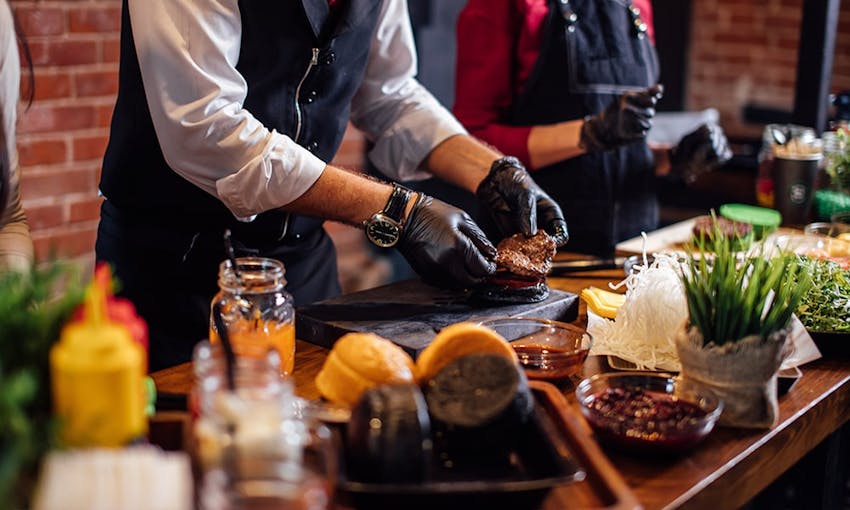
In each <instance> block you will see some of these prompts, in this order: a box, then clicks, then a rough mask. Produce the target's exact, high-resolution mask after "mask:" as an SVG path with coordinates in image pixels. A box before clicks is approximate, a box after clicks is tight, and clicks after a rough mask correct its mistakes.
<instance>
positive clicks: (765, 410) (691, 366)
mask: <svg viewBox="0 0 850 510" xmlns="http://www.w3.org/2000/svg"><path fill="white" fill-rule="evenodd" d="M787 336H788V332H787V331H786V330H781V331H777V332H775V333H773V334H772V335H771V336H770V337H769V338H768V339H767V340H766V341H764V340H762V339H761V338H760V337H759V336H757V335H752V336H748V337H744V338H742V339H740V340H737V341H735V342H728V343H726V344H724V345H720V346H718V345H715V344H714V343H711V344H709V345H708V346H703V336H702V335H701V334H700V332H699V331H698V330H697V328H695V327H692V326H690V325H689V324H688V323H687V322H686V323H685V324H684V325H683V327H682V328H681V329H680V330H679V332H678V333H677V334H676V350H677V351H678V354H679V360H680V361H681V363H682V372H681V377H682V378H683V379H685V380H689V381H691V382H693V383H696V384H700V385H704V386H706V387H708V388H710V389H711V390H712V391H714V393H715V394H717V396H718V397H719V398H720V399H722V400H723V403H724V408H723V414H721V415H720V420H719V422H718V423H719V424H720V425H725V426H729V427H743V428H758V429H763V428H771V427H773V426H774V425H776V420H777V418H778V414H779V403H778V401H777V393H776V380H777V379H776V373H777V371H778V370H779V365H780V364H781V363H782V354H783V351H784V348H785V339H786V338H787Z"/></svg>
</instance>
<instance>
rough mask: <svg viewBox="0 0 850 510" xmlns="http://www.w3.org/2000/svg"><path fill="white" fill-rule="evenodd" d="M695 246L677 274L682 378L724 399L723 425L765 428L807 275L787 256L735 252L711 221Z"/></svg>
mask: <svg viewBox="0 0 850 510" xmlns="http://www.w3.org/2000/svg"><path fill="white" fill-rule="evenodd" d="M697 246H698V248H699V249H698V251H694V252H691V253H689V254H688V256H687V257H686V258H685V263H684V267H683V270H682V274H681V279H682V284H683V287H684V293H685V297H686V300H687V304H688V313H689V316H688V319H687V320H686V321H685V323H684V324H683V327H682V329H681V331H680V332H679V334H677V335H676V350H677V353H678V355H679V359H680V361H681V364H682V372H681V376H682V378H683V379H686V380H691V381H692V382H695V383H697V384H701V385H704V386H708V387H709V388H710V389H712V390H713V391H714V392H715V393H716V394H717V395H718V396H719V397H720V398H721V399H723V401H724V411H723V414H722V415H721V417H720V422H719V423H720V424H721V425H727V426H734V427H747V428H770V427H772V426H773V425H775V423H776V419H777V413H778V402H777V392H776V383H777V377H776V373H777V371H778V370H779V366H780V364H781V362H782V357H783V352H784V349H785V344H786V339H787V336H788V327H789V323H790V321H791V317H792V314H793V312H794V310H796V309H797V306H798V305H799V303H800V301H801V299H802V298H803V296H804V295H805V293H806V291H807V290H808V288H809V286H810V285H811V278H810V276H809V275H808V273H807V272H806V271H805V268H804V267H802V266H800V265H799V261H798V259H797V257H795V256H793V255H791V254H779V255H777V256H774V257H771V258H768V257H765V256H763V255H764V254H762V253H756V254H755V255H751V256H743V255H742V254H741V253H739V252H735V251H733V248H732V244H731V243H730V242H729V240H727V239H726V238H725V236H724V235H723V233H722V232H721V231H720V229H719V228H717V226H716V223H715V228H714V229H713V235H710V236H708V237H706V238H703V239H700V240H698V242H697Z"/></svg>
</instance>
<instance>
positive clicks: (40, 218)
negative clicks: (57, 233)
mask: <svg viewBox="0 0 850 510" xmlns="http://www.w3.org/2000/svg"><path fill="white" fill-rule="evenodd" d="M26 213H27V223H29V226H30V229H32V230H41V229H46V228H53V227H58V226H60V225H62V224H64V223H65V222H66V221H67V220H66V218H65V206H64V205H61V204H52V205H37V206H31V205H27V207H26Z"/></svg>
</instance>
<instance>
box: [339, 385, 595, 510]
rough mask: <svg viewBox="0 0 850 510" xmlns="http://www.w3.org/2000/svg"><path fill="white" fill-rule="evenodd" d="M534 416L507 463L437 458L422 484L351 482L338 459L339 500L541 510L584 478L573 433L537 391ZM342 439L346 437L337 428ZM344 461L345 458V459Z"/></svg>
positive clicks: (365, 505) (372, 507)
mask: <svg viewBox="0 0 850 510" xmlns="http://www.w3.org/2000/svg"><path fill="white" fill-rule="evenodd" d="M535 397H536V407H535V412H534V413H533V415H532V416H533V418H532V420H530V422H529V423H528V424H527V425H526V426H525V428H524V430H523V431H522V432H521V433H520V434H517V438H518V441H516V443H515V446H514V448H512V450H511V451H510V452H509V454H508V455H507V456H506V458H507V459H509V462H507V461H506V462H492V459H489V460H484V459H476V458H474V457H466V458H464V459H457V460H458V462H456V463H455V464H454V465H453V467H452V468H447V467H446V466H445V465H444V464H442V463H441V462H439V459H438V455H435V459H437V460H436V461H435V462H434V463H433V465H432V469H431V473H430V476H429V478H428V479H427V480H425V481H424V482H421V483H401V484H395V483H370V482H362V481H358V480H352V479H350V478H349V477H348V473H347V472H346V469H345V465H344V459H341V460H340V470H339V471H340V472H339V478H338V498H339V500H340V502H342V503H343V504H350V505H353V506H354V507H355V508H358V509H364V510H366V509H368V510H377V509H384V508H386V509H394V510H397V509H405V510H408V509H420V508H421V509H439V510H446V509H449V508H466V509H470V508H513V509H517V510H521V509H531V508H537V507H538V506H539V505H540V504H541V503H542V501H543V499H544V498H545V497H546V495H547V494H548V492H549V490H551V489H552V488H553V487H555V486H557V485H562V484H566V483H570V482H574V481H581V480H584V478H585V471H584V469H582V468H581V467H579V462H578V461H577V460H576V458H575V457H574V456H573V453H572V450H571V442H570V438H569V437H567V434H569V431H567V430H565V429H564V428H563V427H559V426H558V424H557V418H556V417H553V416H552V415H551V414H550V412H549V411H547V409H546V408H545V406H543V405H541V402H540V399H541V398H545V395H542V394H541V393H540V392H537V391H536V392H535ZM339 432H340V434H339V437H342V436H344V434H342V432H343V431H342V430H341V429H340V430H339ZM341 457H344V455H341Z"/></svg>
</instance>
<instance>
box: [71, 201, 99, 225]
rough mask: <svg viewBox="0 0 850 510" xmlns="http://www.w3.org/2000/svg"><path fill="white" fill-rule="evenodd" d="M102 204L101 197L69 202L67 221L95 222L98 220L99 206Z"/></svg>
mask: <svg viewBox="0 0 850 510" xmlns="http://www.w3.org/2000/svg"><path fill="white" fill-rule="evenodd" d="M102 203H103V198H102V197H94V198H89V199H85V200H80V201H77V202H71V210H70V215H69V218H68V220H69V221H70V222H71V223H78V222H81V221H97V220H99V219H100V204H102Z"/></svg>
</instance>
